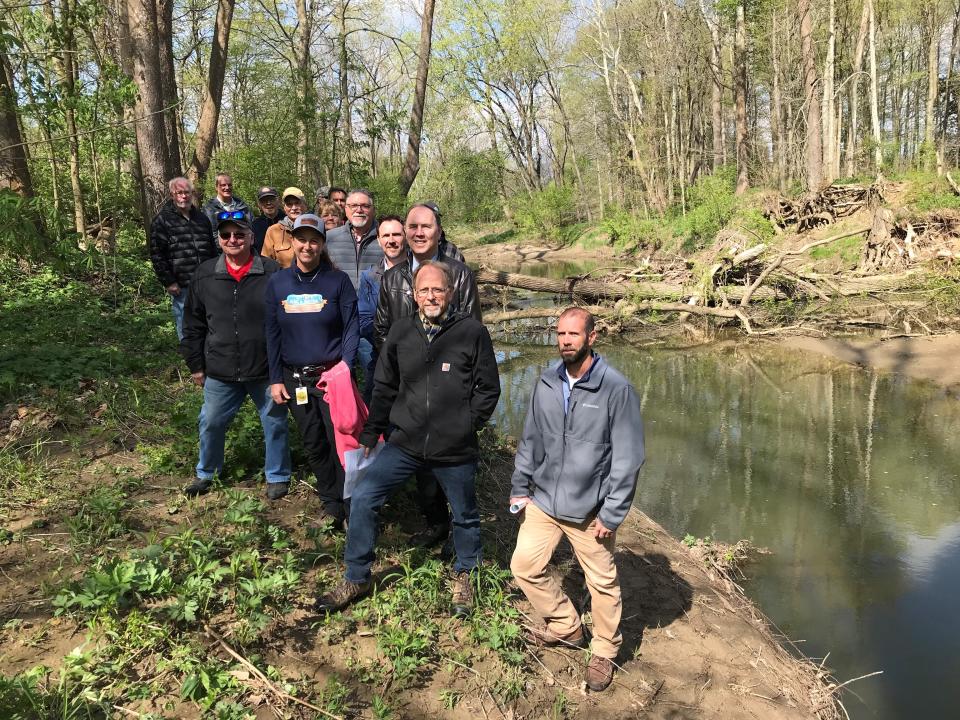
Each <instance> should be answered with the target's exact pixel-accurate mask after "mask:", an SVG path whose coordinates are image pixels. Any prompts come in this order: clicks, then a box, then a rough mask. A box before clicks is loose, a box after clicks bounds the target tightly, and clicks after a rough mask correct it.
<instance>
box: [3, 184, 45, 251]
mask: <svg viewBox="0 0 960 720" xmlns="http://www.w3.org/2000/svg"><path fill="white" fill-rule="evenodd" d="M40 203H41V201H40V200H39V199H33V200H28V199H25V198H22V197H20V196H19V195H17V194H16V193H15V192H13V191H12V190H9V189H7V188H2V189H0V255H10V256H12V257H19V258H27V259H36V258H40V257H43V256H45V255H48V254H49V249H50V248H49V242H48V241H47V238H46V237H44V236H43V234H42V233H41V232H40V230H39V228H38V223H39V220H40V213H39V212H38V205H39V204H40Z"/></svg>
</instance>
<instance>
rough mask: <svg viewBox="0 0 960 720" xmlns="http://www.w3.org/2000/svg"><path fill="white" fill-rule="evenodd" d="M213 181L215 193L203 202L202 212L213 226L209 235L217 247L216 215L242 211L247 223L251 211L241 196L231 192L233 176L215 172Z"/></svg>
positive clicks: (251, 215)
mask: <svg viewBox="0 0 960 720" xmlns="http://www.w3.org/2000/svg"><path fill="white" fill-rule="evenodd" d="M215 183H216V188H217V194H216V195H214V196H213V197H212V198H210V199H209V200H207V202H206V203H204V205H203V214H204V215H206V216H207V219H208V220H209V221H210V227H211V228H213V230H212V232H211V237H212V238H213V242H214V243H215V244H217V248H218V249H219V247H220V246H219V243H218V239H217V231H216V229H215V228H216V227H217V216H218V215H219V214H220V213H222V212H242V213H243V214H244V217H245V219H246V221H247V223H249V224H252V223H253V213H252V212H251V211H250V207H249V206H248V205H247V204H246V203H245V202H244V201H243V199H242V198H240V197H238V196H237V195H234V194H233V178H231V177H230V176H229V175H227V174H226V173H217V177H216V178H215Z"/></svg>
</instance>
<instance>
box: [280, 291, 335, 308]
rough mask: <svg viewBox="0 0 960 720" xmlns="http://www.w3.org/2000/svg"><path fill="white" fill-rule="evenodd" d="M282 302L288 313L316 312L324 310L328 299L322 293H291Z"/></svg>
mask: <svg viewBox="0 0 960 720" xmlns="http://www.w3.org/2000/svg"><path fill="white" fill-rule="evenodd" d="M280 304H281V305H283V309H284V310H285V311H287V312H288V313H314V312H320V311H321V310H323V308H324V306H325V305H326V304H327V301H326V300H325V299H324V297H323V295H321V294H320V293H312V294H305V295H294V294H293V293H290V294H289V295H287V299H286V300H281V301H280Z"/></svg>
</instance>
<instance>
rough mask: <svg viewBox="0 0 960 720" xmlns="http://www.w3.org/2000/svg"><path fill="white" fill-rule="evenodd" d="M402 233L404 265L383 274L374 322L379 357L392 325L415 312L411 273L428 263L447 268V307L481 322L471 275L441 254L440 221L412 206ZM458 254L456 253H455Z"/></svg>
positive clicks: (429, 210)
mask: <svg viewBox="0 0 960 720" xmlns="http://www.w3.org/2000/svg"><path fill="white" fill-rule="evenodd" d="M404 230H405V232H406V236H407V245H408V246H409V248H410V254H409V255H408V256H407V259H406V260H405V261H404V262H401V263H399V264H397V265H394V266H393V267H392V268H390V269H389V270H387V271H386V272H385V273H384V274H383V280H382V281H381V283H380V297H379V298H378V299H377V316H376V318H375V319H374V321H373V346H374V348H375V349H376V350H377V352H378V353H379V351H380V348H381V347H382V346H383V342H384V340H386V337H387V333H388V332H389V331H390V328H391V327H392V326H393V324H394V323H395V322H396V321H397V320H399V319H400V318H402V317H406V316H407V315H412V314H414V313H415V312H416V310H417V305H416V303H415V302H414V299H413V273H414V272H415V271H416V269H417V267H418V266H419V265H420V264H421V263H423V262H425V261H427V260H437V261H440V262H443V263H445V264H447V265H448V266H449V267H450V271H451V273H452V275H453V290H452V293H451V296H450V298H449V300H450V304H451V305H452V306H453V308H454V310H456V311H457V312H461V313H464V314H466V315H470V316H472V317H473V318H475V319H477V320H480V319H481V318H480V297H479V295H478V293H477V281H476V279H475V278H474V277H473V271H471V270H470V268H468V267H467V266H466V265H464V264H463V263H461V262H457V261H456V260H453V259H452V258H449V257H447V256H446V255H444V254H443V252H442V251H441V250H440V221H439V220H438V219H437V216H436V213H435V212H434V210H433V208H432V207H430V206H429V205H424V204H421V205H414V206H413V207H412V208H410V210H409V211H408V212H407V219H406V224H405V226H404ZM458 252H459V251H458Z"/></svg>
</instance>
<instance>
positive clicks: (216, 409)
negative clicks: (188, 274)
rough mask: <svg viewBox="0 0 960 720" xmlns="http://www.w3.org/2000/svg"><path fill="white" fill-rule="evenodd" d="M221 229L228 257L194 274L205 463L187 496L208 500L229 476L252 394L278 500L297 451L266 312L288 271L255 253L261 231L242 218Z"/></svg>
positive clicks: (228, 217)
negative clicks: (229, 439)
mask: <svg viewBox="0 0 960 720" xmlns="http://www.w3.org/2000/svg"><path fill="white" fill-rule="evenodd" d="M233 215H240V217H233ZM217 232H218V235H219V238H220V245H221V248H222V250H223V254H222V255H220V257H218V258H214V259H211V260H207V261H206V262H205V263H203V264H202V265H200V267H198V268H197V270H196V272H195V273H194V275H193V282H192V284H191V288H190V300H189V301H188V303H187V309H186V322H185V327H184V333H183V341H182V342H181V343H180V354H181V355H183V359H184V360H185V361H186V363H187V367H188V368H190V374H191V375H192V377H193V381H194V382H195V383H196V384H197V385H199V386H201V387H202V388H203V407H202V408H201V409H200V460H199V462H197V471H196V478H195V479H194V481H193V483H191V484H190V485H188V486H187V487H186V488H185V490H184V492H185V493H186V494H187V495H190V496H195V495H202V494H203V493H205V492H207V491H208V490H209V489H210V485H211V483H212V482H213V478H214V476H217V475H220V474H221V472H222V471H223V449H224V440H225V438H226V433H227V427H228V426H229V425H230V421H231V420H233V417H234V416H235V415H236V414H237V411H238V410H239V409H240V406H241V405H242V404H243V401H244V399H245V398H246V397H247V396H248V395H249V396H250V399H251V400H252V401H253V404H254V405H255V406H256V408H257V412H258V413H259V414H260V424H261V425H262V426H263V439H264V443H265V445H266V459H265V462H264V468H263V471H264V475H265V476H266V479H267V497H268V498H270V499H271V500H277V499H279V498H281V497H283V496H284V495H286V494H287V489H288V487H289V483H290V450H289V444H288V440H287V408H286V406H285V405H277V404H276V403H274V402H273V398H272V396H271V394H270V383H269V382H268V375H269V372H268V368H267V341H266V335H265V334H264V312H265V307H266V303H265V292H266V288H267V282H268V281H269V280H270V277H271V276H272V275H273V274H274V273H275V272H277V271H279V270H280V266H279V265H277V263H276V262H274V261H273V260H271V259H270V258H265V257H262V256H260V255H258V254H257V253H255V252H253V250H252V245H253V230H252V228H251V227H250V224H249V223H248V222H247V221H246V220H245V219H244V218H243V217H242V213H236V212H235V213H229V212H223V213H221V214H220V217H219V218H218V223H217Z"/></svg>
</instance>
